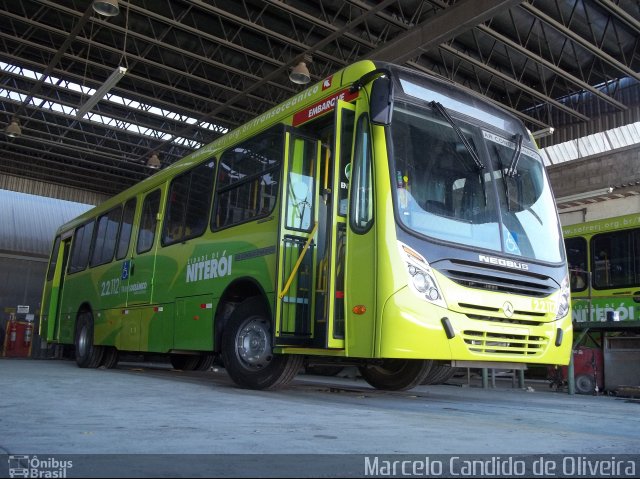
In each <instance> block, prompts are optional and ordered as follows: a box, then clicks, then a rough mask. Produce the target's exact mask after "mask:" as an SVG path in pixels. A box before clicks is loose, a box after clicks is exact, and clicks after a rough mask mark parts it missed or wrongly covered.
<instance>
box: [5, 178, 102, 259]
mask: <svg viewBox="0 0 640 479" xmlns="http://www.w3.org/2000/svg"><path fill="white" fill-rule="evenodd" d="M92 207H93V206H92V205H85V204H82V203H74V202H71V201H64V200H58V199H55V198H46V197H43V196H35V195H28V194H25V193H18V192H15V191H8V190H0V252H1V253H4V254H19V255H27V256H48V255H49V251H50V249H51V242H52V241H53V236H54V234H55V232H56V230H57V229H58V227H59V226H60V225H62V224H64V223H66V222H67V221H69V220H70V219H72V218H75V217H76V216H78V215H80V214H81V213H84V212H85V211H87V210H88V209H90V208H92Z"/></svg>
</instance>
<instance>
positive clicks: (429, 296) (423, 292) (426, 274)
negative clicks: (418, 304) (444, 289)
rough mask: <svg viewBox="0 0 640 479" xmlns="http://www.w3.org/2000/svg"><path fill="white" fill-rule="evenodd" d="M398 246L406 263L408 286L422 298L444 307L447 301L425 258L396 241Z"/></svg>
mask: <svg viewBox="0 0 640 479" xmlns="http://www.w3.org/2000/svg"><path fill="white" fill-rule="evenodd" d="M398 246H399V247H400V253H401V254H402V257H403V258H404V260H405V262H406V265H407V273H409V286H410V287H411V289H412V290H413V292H414V293H416V294H417V295H418V296H419V297H420V298H422V299H425V300H427V301H429V302H431V303H434V304H437V305H438V306H442V307H443V308H446V307H447V303H446V302H445V301H444V298H443V297H442V293H441V292H440V287H439V286H438V282H437V281H436V278H435V276H434V275H433V271H432V270H431V266H429V263H428V262H427V260H426V259H424V257H423V256H422V255H421V254H420V253H418V252H417V251H415V250H413V249H412V248H409V247H408V246H407V245H405V244H404V243H401V242H398Z"/></svg>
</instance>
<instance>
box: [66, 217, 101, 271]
mask: <svg viewBox="0 0 640 479" xmlns="http://www.w3.org/2000/svg"><path fill="white" fill-rule="evenodd" d="M94 224H95V221H94V220H91V221H90V222H88V223H85V224H84V225H82V226H79V227H78V228H76V231H75V233H74V234H73V247H72V249H71V261H70V263H69V273H75V272H77V271H82V270H83V269H85V268H86V267H87V263H88V262H89V252H90V250H91V240H92V238H93V226H94Z"/></svg>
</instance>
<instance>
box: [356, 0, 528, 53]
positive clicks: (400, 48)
mask: <svg viewBox="0 0 640 479" xmlns="http://www.w3.org/2000/svg"><path fill="white" fill-rule="evenodd" d="M521 2H522V0H462V1H461V2H458V3H456V4H455V5H454V6H452V7H449V8H447V9H446V10H442V11H440V12H438V13H437V14H436V15H434V16H433V17H431V18H429V19H428V20H427V21H426V22H423V23H421V24H420V25H418V26H417V27H415V28H412V29H410V30H407V31H406V32H405V33H403V34H401V35H398V36H397V37H396V38H394V39H393V40H391V41H390V42H387V43H386V44H384V45H383V46H382V47H380V48H376V49H375V50H373V51H372V52H370V53H369V54H368V55H367V57H368V58H371V59H372V60H382V61H388V62H394V63H405V62H407V61H408V60H410V59H412V58H414V57H416V56H417V55H418V54H420V53H421V52H425V51H429V50H433V49H434V48H436V47H437V46H438V45H440V44H441V43H444V42H447V41H449V40H451V39H453V38H455V37H456V36H457V35H460V34H461V33H464V32H466V31H467V30H470V29H472V28H473V27H475V26H476V25H478V24H480V23H482V22H485V21H487V20H489V19H490V18H492V17H493V16H495V15H496V14H498V13H501V12H503V11H505V10H508V9H509V8H511V7H513V6H516V5H518V4H519V3H521Z"/></svg>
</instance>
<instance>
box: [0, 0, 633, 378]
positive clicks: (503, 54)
mask: <svg viewBox="0 0 640 479" xmlns="http://www.w3.org/2000/svg"><path fill="white" fill-rule="evenodd" d="M102 3H105V4H107V5H106V8H107V10H101V11H97V10H96V8H95V7H96V6H98V4H100V6H103V5H101V4H102ZM103 7H104V6H103ZM0 12H1V13H2V20H0V128H1V129H2V130H3V132H4V134H0V147H1V148H2V154H1V155H0V192H1V193H2V195H1V196H0V198H1V199H0V201H1V202H2V205H3V206H2V211H0V217H2V218H3V220H2V224H3V225H9V227H8V228H3V230H2V233H1V234H0V284H5V285H9V284H11V288H9V287H3V288H2V290H1V291H0V314H1V315H2V317H1V319H2V320H3V321H5V322H6V321H7V320H8V318H9V316H10V315H12V314H18V313H19V312H18V305H22V306H29V309H28V312H27V313H25V312H24V309H23V312H22V313H20V314H25V315H26V314H34V313H35V314H36V315H37V313H38V308H39V304H38V302H39V291H40V289H41V283H42V279H41V278H43V277H44V271H45V269H46V264H47V260H48V256H49V251H50V247H51V244H50V243H51V239H52V236H53V233H54V231H55V229H56V228H57V226H59V225H60V224H62V223H64V222H65V221H67V220H68V219H70V218H72V217H74V216H76V215H78V214H79V213H80V212H82V211H84V210H86V209H87V208H89V207H90V205H96V204H98V203H100V202H102V201H104V200H106V199H108V198H109V197H111V196H113V195H115V194H117V193H119V192H121V191H123V190H125V189H126V188H128V187H130V186H132V185H134V184H136V183H138V182H139V181H141V180H143V179H145V178H147V177H148V176H150V175H153V174H154V173H155V172H157V171H158V170H159V169H163V168H166V167H168V166H169V165H171V164H173V163H174V162H176V161H177V160H179V159H180V158H182V157H184V156H186V155H188V154H189V153H191V152H193V151H195V150H196V149H198V148H199V147H201V146H203V145H206V144H208V143H210V142H211V141H213V140H215V139H217V138H219V137H220V136H222V135H224V134H225V133H226V132H228V131H230V130H232V129H234V128H236V127H238V126H240V125H242V124H244V123H246V122H247V121H249V120H251V119H252V118H255V117H256V116H257V115H259V114H261V113H263V112H265V111H267V110H269V109H270V108H272V107H273V106H275V105H277V104H279V103H280V102H282V101H284V100H285V99H287V98H289V97H291V96H292V95H294V94H295V93H297V92H299V91H301V90H303V89H304V88H306V86H305V84H298V83H294V82H293V81H291V80H290V73H291V72H292V71H294V69H295V70H296V71H298V69H303V68H304V67H306V68H307V69H308V72H309V77H310V78H309V81H310V83H309V84H312V83H314V82H319V81H321V80H323V79H324V78H326V77H328V76H330V75H331V74H332V73H333V72H335V71H337V70H339V69H341V68H343V67H345V66H346V65H348V64H351V63H353V62H355V61H357V60H360V59H375V60H381V61H387V62H391V63H398V64H403V65H406V66H409V67H411V68H413V69H416V70H418V71H422V72H425V73H429V74H433V75H437V76H440V77H443V78H446V79H449V80H451V81H453V82H455V83H457V84H459V85H463V86H465V87H467V88H470V89H472V90H473V91H475V92H477V93H479V94H481V95H483V96H485V97H486V98H489V99H490V100H491V101H493V102H494V103H496V104H498V105H499V106H500V107H502V108H504V109H506V110H508V111H509V112H511V113H513V114H514V115H516V116H517V117H518V118H520V119H521V120H522V121H523V122H524V124H525V126H526V127H527V128H528V129H529V130H530V131H531V132H532V134H533V136H534V137H535V138H536V140H537V141H538V144H539V146H540V148H541V149H542V155H543V159H544V161H545V165H546V167H547V172H548V174H549V177H550V179H551V183H552V186H553V190H554V193H555V196H556V201H557V205H558V209H559V213H560V219H561V221H562V222H563V224H574V223H579V222H584V221H591V220H598V219H603V218H608V217H612V216H618V215H622V214H630V213H640V147H639V146H638V143H639V142H640V82H639V80H640V74H639V73H638V71H640V5H639V4H638V2H636V1H632V0H615V1H614V0H528V1H520V0H457V1H444V0H381V1H364V0H346V1H337V0H318V1H315V2H308V1H304V0H238V1H233V2H231V1H228V0H181V1H170V0H127V1H125V0H120V1H113V2H91V1H88V0H58V1H50V0H23V1H19V2H16V1H15V0H0ZM27 195H35V196H37V197H40V198H49V199H51V200H50V201H49V202H45V203H43V204H39V203H38V202H37V201H36V200H34V199H33V198H30V197H29V196H27ZM53 201H55V206H51V205H54V203H52V202H53ZM45 204H46V205H50V206H46V205H45ZM49 208H51V209H49ZM38 278H40V279H38ZM625 327H628V328H629V331H630V332H634V333H637V332H638V331H640V329H639V328H640V326H639V325H638V324H635V325H629V326H625ZM577 328H578V329H577V331H579V332H584V334H585V337H586V336H588V335H589V334H595V335H598V334H604V333H619V328H618V325H611V324H608V325H604V326H603V325H598V324H589V325H582V326H580V325H578V326H577ZM604 337H605V336H601V339H600V340H601V341H602V340H603V338H604ZM638 368H640V366H638Z"/></svg>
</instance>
